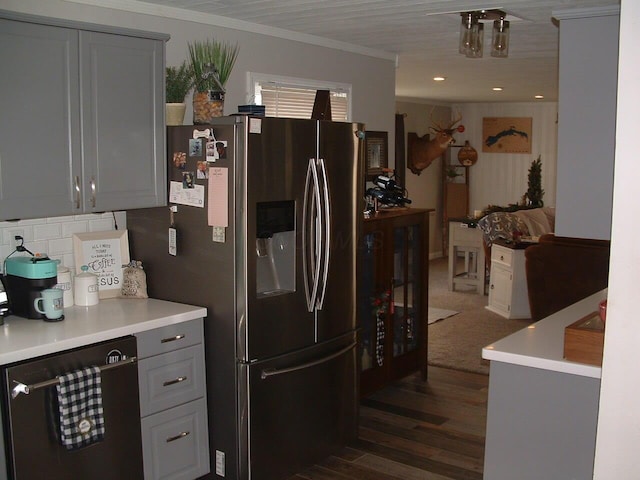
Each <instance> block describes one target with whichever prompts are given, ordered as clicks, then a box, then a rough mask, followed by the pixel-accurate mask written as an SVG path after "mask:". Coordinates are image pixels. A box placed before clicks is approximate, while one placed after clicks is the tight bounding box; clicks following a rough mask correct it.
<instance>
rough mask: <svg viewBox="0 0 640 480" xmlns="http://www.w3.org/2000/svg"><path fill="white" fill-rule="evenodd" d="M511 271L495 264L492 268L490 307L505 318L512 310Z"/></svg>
mask: <svg viewBox="0 0 640 480" xmlns="http://www.w3.org/2000/svg"><path fill="white" fill-rule="evenodd" d="M511 281H512V275H511V270H508V269H506V268H503V267H501V266H499V265H495V264H493V265H492V266H491V286H490V287H489V305H490V306H491V308H492V309H493V310H495V311H496V312H498V313H500V312H502V313H503V314H504V315H505V316H508V315H509V310H510V309H511V287H512V285H511Z"/></svg>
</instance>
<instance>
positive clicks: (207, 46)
mask: <svg viewBox="0 0 640 480" xmlns="http://www.w3.org/2000/svg"><path fill="white" fill-rule="evenodd" d="M188 47H189V58H190V62H191V64H190V68H191V74H192V78H193V82H194V85H195V87H196V90H197V91H198V92H206V91H208V90H214V91H220V92H224V91H225V88H224V87H225V85H226V83H227V80H228V79H229V75H231V70H233V66H234V65H235V63H236V58H237V57H238V46H237V45H230V44H229V43H226V42H218V41H216V40H206V41H204V42H198V41H196V42H193V43H189V44H188Z"/></svg>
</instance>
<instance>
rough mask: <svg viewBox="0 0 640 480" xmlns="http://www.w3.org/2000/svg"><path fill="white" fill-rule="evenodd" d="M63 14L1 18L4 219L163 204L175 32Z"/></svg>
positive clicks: (0, 210) (0, 199) (0, 201)
mask: <svg viewBox="0 0 640 480" xmlns="http://www.w3.org/2000/svg"><path fill="white" fill-rule="evenodd" d="M60 23H62V25H60ZM64 23H65V22H58V24H57V25H45V24H42V23H37V22H35V23H34V22H31V21H22V20H21V19H18V20H16V19H3V18H0V64H1V65H2V70H3V78H2V88H1V89H0V101H1V102H2V103H1V104H2V105H3V110H4V112H5V114H3V115H1V116H0V220H9V219H20V218H36V217H48V216H57V215H69V214H76V213H91V212H102V211H109V210H125V209H132V208H144V207H154V206H159V205H165V204H166V197H167V195H166V170H165V161H164V155H165V153H164V151H165V127H164V42H165V41H166V38H168V37H166V36H162V35H157V36H156V38H149V37H145V36H143V35H142V33H144V32H140V33H141V35H140V36H138V35H132V34H131V32H130V31H124V30H123V31H115V32H113V33H112V32H108V31H104V30H105V29H102V30H103V31H96V30H95V29H87V28H80V27H83V26H84V25H80V26H78V25H77V24H73V23H70V22H69V24H68V25H67V24H64ZM90 27H95V26H90Z"/></svg>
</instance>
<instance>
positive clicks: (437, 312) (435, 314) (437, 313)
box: [427, 307, 460, 325]
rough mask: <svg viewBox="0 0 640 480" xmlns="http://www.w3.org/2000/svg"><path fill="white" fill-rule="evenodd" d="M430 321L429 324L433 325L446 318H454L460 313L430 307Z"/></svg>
mask: <svg viewBox="0 0 640 480" xmlns="http://www.w3.org/2000/svg"><path fill="white" fill-rule="evenodd" d="M428 313H429V319H428V321H427V323H428V324H429V325H431V324H432V323H436V322H437V321H438V320H444V319H445V318H449V317H453V316H454V315H457V314H458V313H460V312H457V311H455V310H445V309H444V308H435V307H429V312H428Z"/></svg>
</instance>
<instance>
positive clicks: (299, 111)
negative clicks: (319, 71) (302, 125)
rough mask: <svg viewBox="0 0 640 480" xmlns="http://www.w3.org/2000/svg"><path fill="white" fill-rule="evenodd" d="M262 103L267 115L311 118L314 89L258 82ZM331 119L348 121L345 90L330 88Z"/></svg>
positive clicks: (347, 103)
mask: <svg viewBox="0 0 640 480" xmlns="http://www.w3.org/2000/svg"><path fill="white" fill-rule="evenodd" d="M259 90H260V95H261V97H262V99H261V100H262V105H264V106H265V114H266V116H267V117H287V118H311V113H312V112H313V103H314V101H315V98H316V89H315V88H310V87H300V86H288V85H283V84H279V83H274V82H265V83H260V84H259ZM329 98H330V101H331V119H332V120H334V121H337V122H345V121H348V118H347V115H348V109H349V98H348V95H347V92H344V91H339V90H335V91H334V90H330V95H329Z"/></svg>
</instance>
